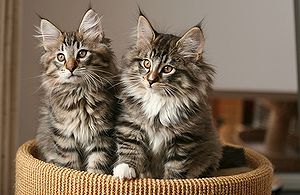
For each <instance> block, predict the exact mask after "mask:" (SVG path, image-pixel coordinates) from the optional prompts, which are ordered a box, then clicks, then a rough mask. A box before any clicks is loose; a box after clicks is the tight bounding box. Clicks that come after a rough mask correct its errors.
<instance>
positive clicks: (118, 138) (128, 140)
mask: <svg viewBox="0 0 300 195" xmlns="http://www.w3.org/2000/svg"><path fill="white" fill-rule="evenodd" d="M117 143H119V144H123V143H131V144H134V145H142V144H141V142H140V141H138V140H136V139H131V138H125V137H117Z"/></svg>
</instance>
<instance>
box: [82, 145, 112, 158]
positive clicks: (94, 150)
mask: <svg viewBox="0 0 300 195" xmlns="http://www.w3.org/2000/svg"><path fill="white" fill-rule="evenodd" d="M108 150H109V148H105V147H94V148H93V149H91V150H89V151H87V153H86V156H89V155H91V154H92V153H100V152H102V153H104V154H106V153H107V151H108Z"/></svg>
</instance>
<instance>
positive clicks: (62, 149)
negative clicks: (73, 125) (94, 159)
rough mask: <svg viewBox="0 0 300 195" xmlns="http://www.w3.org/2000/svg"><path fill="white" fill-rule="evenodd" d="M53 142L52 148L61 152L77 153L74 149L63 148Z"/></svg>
mask: <svg viewBox="0 0 300 195" xmlns="http://www.w3.org/2000/svg"><path fill="white" fill-rule="evenodd" d="M53 142H54V146H55V147H56V149H58V150H59V151H61V152H77V149H76V148H64V147H62V146H61V145H59V144H58V143H57V141H55V140H53Z"/></svg>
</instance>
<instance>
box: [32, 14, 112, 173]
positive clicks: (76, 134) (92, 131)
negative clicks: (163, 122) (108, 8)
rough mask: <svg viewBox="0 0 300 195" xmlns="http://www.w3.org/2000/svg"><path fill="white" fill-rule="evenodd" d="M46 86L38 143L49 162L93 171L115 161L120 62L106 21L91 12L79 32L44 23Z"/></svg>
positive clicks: (106, 169)
mask: <svg viewBox="0 0 300 195" xmlns="http://www.w3.org/2000/svg"><path fill="white" fill-rule="evenodd" d="M38 37H39V38H40V40H41V46H42V47H43V48H44V54H43V55H42V57H41V64H42V68H43V72H42V87H43V89H44V92H45V96H44V98H43V102H42V107H41V119H40V126H39V129H38V132H37V136H36V138H37V144H38V149H39V152H40V154H41V157H42V158H43V159H44V160H45V161H46V162H51V163H54V164H56V165H58V166H63V167H69V168H72V169H76V170H83V171H88V172H96V173H106V174H109V173H111V171H112V165H113V163H114V161H115V148H116V146H115V142H114V128H113V126H114V124H113V121H114V113H115V107H116V106H115V105H116V100H115V98H114V96H115V92H114V89H113V87H112V86H113V85H114V83H115V81H114V75H115V74H116V72H115V63H114V54H113V52H112V51H111V49H110V47H109V45H110V44H109V39H107V38H105V37H104V33H103V31H102V25H101V20H100V17H99V16H98V15H97V14H96V13H95V12H94V11H93V10H88V11H87V12H86V14H85V15H84V17H83V19H82V22H81V25H80V27H79V29H78V30H77V31H75V32H70V33H68V32H62V31H60V30H59V29H58V28H57V27H55V26H54V25H53V24H52V23H51V22H49V21H47V20H45V19H42V20H41V26H40V34H39V35H38Z"/></svg>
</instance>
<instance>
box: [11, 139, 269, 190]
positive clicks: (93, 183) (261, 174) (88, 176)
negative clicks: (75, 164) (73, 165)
mask: <svg viewBox="0 0 300 195" xmlns="http://www.w3.org/2000/svg"><path fill="white" fill-rule="evenodd" d="M245 151H246V152H245V153H246V158H247V161H248V163H249V165H250V166H251V167H252V168H254V169H253V170H252V171H249V172H246V173H242V174H238V175H231V176H222V177H210V178H203V179H181V180H163V179H134V180H126V181H121V180H119V179H115V178H113V177H112V176H110V175H99V174H93V173H86V172H80V171H75V170H72V169H67V168H61V167H57V166H54V165H52V164H49V163H45V162H43V161H41V160H38V159H37V158H35V155H34V154H36V146H35V142H34V141H33V140H32V141H29V142H27V143H25V144H23V145H22V146H21V147H20V148H19V150H18V152H17V156H16V185H15V195H27V194H28V195H40V194H42V195H53V194H57V195H60V194H61V195H82V194H85V195H118V194H120V195H124V194H126V195H127V194H128V195H148V194H157V195H161V194H162V195H173V194H174V195H175V194H176V195H180V194H184V195H193V194H195V195H196V194H203V195H205V194H207V195H208V194H211V195H213V194H255V195H260V194H261V195H268V194H271V183H272V174H273V169H272V165H271V163H270V162H269V161H268V160H267V159H266V158H265V157H263V156H262V155H260V154H258V153H256V152H254V151H252V150H249V149H245ZM32 154H33V155H32Z"/></svg>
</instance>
